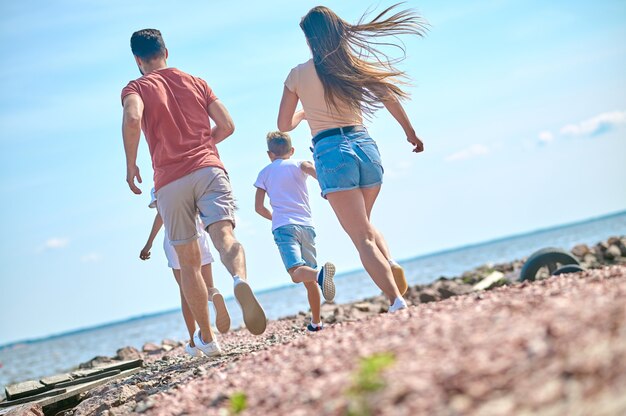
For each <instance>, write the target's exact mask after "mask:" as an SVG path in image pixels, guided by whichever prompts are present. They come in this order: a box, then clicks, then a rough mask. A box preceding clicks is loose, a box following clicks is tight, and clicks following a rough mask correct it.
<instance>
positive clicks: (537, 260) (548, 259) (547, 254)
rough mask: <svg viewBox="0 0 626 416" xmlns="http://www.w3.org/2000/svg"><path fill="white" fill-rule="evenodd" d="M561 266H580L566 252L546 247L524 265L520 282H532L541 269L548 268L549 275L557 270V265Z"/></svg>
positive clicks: (535, 253)
mask: <svg viewBox="0 0 626 416" xmlns="http://www.w3.org/2000/svg"><path fill="white" fill-rule="evenodd" d="M558 264H560V265H561V266H565V265H570V264H575V265H578V266H580V263H579V262H578V259H576V257H574V256H573V255H572V254H570V253H568V252H567V251H564V250H561V249H560V248H554V247H548V248H542V249H541V250H538V251H535V252H534V253H533V254H532V255H531V256H530V257H529V258H528V260H526V263H524V267H522V271H521V273H520V279H519V280H520V281H522V282H523V281H524V280H530V281H534V280H535V277H536V276H537V272H538V271H539V269H541V268H542V267H548V270H550V274H552V273H553V272H554V271H555V270H557V265H558Z"/></svg>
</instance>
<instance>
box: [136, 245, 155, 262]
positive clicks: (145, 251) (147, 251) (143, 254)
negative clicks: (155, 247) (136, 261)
mask: <svg viewBox="0 0 626 416" xmlns="http://www.w3.org/2000/svg"><path fill="white" fill-rule="evenodd" d="M151 248H152V244H146V246H145V247H144V248H143V249H142V250H141V253H139V258H140V259H141V260H148V259H149V258H150V249H151Z"/></svg>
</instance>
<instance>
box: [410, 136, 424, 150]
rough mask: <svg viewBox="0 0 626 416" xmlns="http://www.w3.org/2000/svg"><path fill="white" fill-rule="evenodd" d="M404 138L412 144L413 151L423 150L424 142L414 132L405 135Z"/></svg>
mask: <svg viewBox="0 0 626 416" xmlns="http://www.w3.org/2000/svg"><path fill="white" fill-rule="evenodd" d="M406 140H407V141H408V142H409V143H411V144H412V145H413V151H414V152H415V153H419V152H423V151H424V143H422V141H421V140H420V139H419V137H417V135H416V134H415V133H413V134H412V135H410V136H407V138H406Z"/></svg>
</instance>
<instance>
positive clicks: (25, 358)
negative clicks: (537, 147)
mask: <svg viewBox="0 0 626 416" xmlns="http://www.w3.org/2000/svg"><path fill="white" fill-rule="evenodd" d="M623 235H626V211H625V212H621V213H619V214H614V215H610V216H606V217H602V218H597V219H593V220H589V221H584V222H580V223H576V224H569V225H565V226H559V227H554V228H550V229H545V230H541V231H536V232H532V233H528V234H524V235H517V236H512V237H507V238H502V239H499V240H494V241H489V242H485V243H480V244H475V245H470V246H465V247H459V248H456V249H452V250H446V251H442V252H437V253H432V254H427V255H422V256H418V257H415V258H412V259H407V260H404V261H400V264H401V265H402V266H403V267H404V269H405V273H406V277H407V280H408V282H409V284H411V285H414V284H427V283H430V282H432V281H434V280H436V279H438V278H439V277H441V276H446V277H454V276H458V275H460V274H461V273H463V272H464V271H467V270H471V269H473V268H475V267H477V266H480V265H482V264H485V263H504V262H507V261H512V260H515V259H520V258H522V257H527V256H529V255H530V254H532V253H533V252H534V251H535V250H538V249H540V248H543V247H548V246H553V247H560V248H563V249H566V250H567V249H570V248H572V247H573V246H574V245H575V244H578V243H585V244H589V245H591V244H595V243H597V242H599V241H603V240H606V239H607V238H608V237H610V236H623ZM335 284H336V288H337V290H336V292H337V295H336V298H335V302H336V303H345V302H351V301H355V300H359V299H362V298H366V297H370V296H375V295H378V294H380V291H379V290H378V288H377V287H376V286H375V285H374V283H373V282H372V280H371V279H370V278H369V276H368V275H367V274H366V273H365V272H364V271H363V270H357V271H354V272H350V273H343V274H339V275H337V276H336V277H335ZM257 297H258V299H259V302H260V303H261V304H262V305H263V307H264V309H265V312H266V315H267V317H268V318H269V319H277V318H281V317H284V316H287V315H293V314H296V313H298V312H299V311H301V310H305V309H307V308H308V306H307V305H308V304H307V299H306V291H304V290H302V288H301V287H300V286H299V285H289V286H284V287H280V288H276V289H272V290H267V291H264V292H260V293H257ZM226 304H227V307H228V310H229V312H230V315H231V328H238V327H239V326H240V325H241V323H242V316H241V311H240V309H239V307H238V305H237V304H236V301H235V300H234V299H232V298H231V299H227V301H226ZM212 315H213V316H214V314H212ZM165 338H170V339H174V340H183V339H186V338H187V333H186V330H185V327H184V325H183V320H182V316H181V312H180V310H174V311H168V312H163V313H161V314H156V315H150V316H145V317H138V318H133V319H129V320H126V321H123V322H115V323H111V324H108V325H103V326H99V327H95V328H90V329H85V330H80V331H76V332H71V333H67V334H62V335H58V336H54V337H49V338H46V339H41V340H36V341H29V342H22V343H13V344H10V345H6V346H3V347H0V386H4V385H7V384H11V383H14V382H19V381H24V380H30V379H37V378H40V377H43V376H48V375H53V374H57V373H61V372H64V371H67V370H70V369H72V368H74V367H76V366H77V365H78V364H79V363H81V362H85V361H88V360H89V359H91V358H93V357H95V356H97V355H104V356H114V355H115V353H116V351H117V349H118V348H121V347H123V346H127V345H130V346H133V347H135V348H138V349H141V347H142V345H143V343H146V342H153V343H160V342H161V340H163V339H165ZM2 394H3V392H2V393H0V395H2Z"/></svg>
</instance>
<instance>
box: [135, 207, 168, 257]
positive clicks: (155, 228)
mask: <svg viewBox="0 0 626 416" xmlns="http://www.w3.org/2000/svg"><path fill="white" fill-rule="evenodd" d="M162 226H163V219H162V218H161V214H159V213H158V212H157V213H156V215H155V217H154V222H153V223H152V230H150V235H149V236H148V241H147V242H146V245H145V246H144V247H143V249H141V253H139V258H140V259H141V260H148V259H149V258H150V249H151V248H152V243H153V242H154V238H155V237H156V235H157V234H158V233H159V230H160V229H161V227H162Z"/></svg>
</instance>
